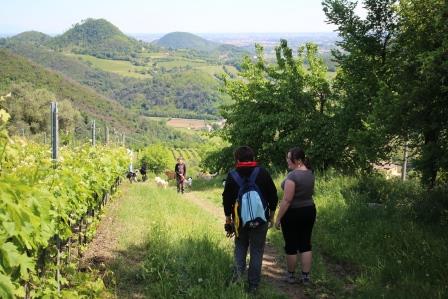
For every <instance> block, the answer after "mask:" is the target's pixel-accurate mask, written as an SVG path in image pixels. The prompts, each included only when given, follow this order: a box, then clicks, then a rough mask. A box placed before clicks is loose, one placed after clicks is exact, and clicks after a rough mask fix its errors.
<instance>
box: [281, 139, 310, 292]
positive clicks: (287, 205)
mask: <svg viewBox="0 0 448 299" xmlns="http://www.w3.org/2000/svg"><path fill="white" fill-rule="evenodd" d="M286 162H287V163H288V168H289V169H290V170H291V172H289V173H288V175H287V176H286V178H285V180H284V181H283V182H282V185H281V186H282V189H283V190H284V195H283V199H282V201H281V203H280V207H279V211H278V214H277V218H276V221H275V227H276V228H277V229H280V227H281V230H282V234H283V239H284V241H285V253H286V264H287V268H288V274H287V276H286V281H287V282H289V283H295V282H301V283H304V284H307V283H309V282H310V270H311V262H312V251H311V233H312V231H313V226H314V222H315V220H316V207H315V205H314V201H313V194H314V174H313V171H312V168H311V164H310V162H309V161H308V159H307V158H306V157H305V152H304V151H303V150H302V149H301V148H299V147H295V148H292V149H290V150H289V151H288V153H287V156H286ZM298 255H300V262H301V266H302V273H301V276H300V279H299V280H296V277H295V271H296V265H297V258H298Z"/></svg>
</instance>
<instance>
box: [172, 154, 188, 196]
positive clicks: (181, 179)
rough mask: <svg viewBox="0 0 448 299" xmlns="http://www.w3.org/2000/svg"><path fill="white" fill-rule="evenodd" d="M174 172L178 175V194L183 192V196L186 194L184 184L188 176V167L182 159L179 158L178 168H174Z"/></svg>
mask: <svg viewBox="0 0 448 299" xmlns="http://www.w3.org/2000/svg"><path fill="white" fill-rule="evenodd" d="M174 172H175V173H176V186H177V193H179V192H182V194H184V183H185V176H186V175H187V166H185V163H184V159H183V158H182V157H179V158H177V163H176V166H174Z"/></svg>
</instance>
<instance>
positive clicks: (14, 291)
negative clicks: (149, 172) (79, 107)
mask: <svg viewBox="0 0 448 299" xmlns="http://www.w3.org/2000/svg"><path fill="white" fill-rule="evenodd" d="M6 137H7V135H6ZM1 141H2V142H1V148H2V149H6V151H4V152H3V153H2V155H1V156H0V220H1V221H0V226H1V229H0V253H1V256H2V259H1V260H0V284H1V286H2V288H1V292H2V297H6V298H7V297H13V296H17V297H25V290H24V289H23V286H24V284H25V283H27V284H28V286H29V288H30V289H29V290H28V291H29V294H30V296H31V297H42V296H44V295H47V296H56V294H57V283H56V281H55V273H56V266H55V262H54V259H53V257H54V256H55V252H54V246H53V245H54V242H55V239H54V237H55V236H57V237H58V238H60V239H61V240H67V238H68V237H69V236H70V235H71V233H72V230H71V225H73V224H75V223H77V222H78V221H79V220H80V218H81V217H83V216H85V215H86V213H87V211H89V210H92V209H95V208H96V207H97V206H98V205H99V200H100V199H101V195H103V194H104V193H105V192H107V191H108V190H110V187H111V186H112V184H113V183H114V182H115V180H116V179H117V178H118V177H120V176H121V175H122V174H123V173H124V171H125V169H126V166H127V165H126V162H127V158H126V153H125V151H124V149H122V148H105V147H104V148H103V147H96V148H92V147H90V146H88V147H86V146H83V147H78V148H75V149H73V150H70V149H68V148H65V147H62V148H61V149H60V160H59V162H57V165H55V164H54V163H52V161H51V159H50V155H49V153H48V149H47V148H46V147H45V146H41V145H37V144H33V143H26V142H25V141H23V140H11V141H9V140H8V139H7V140H3V139H2V140H1ZM95 194H96V195H95ZM44 249H46V250H47V251H48V253H49V254H48V256H47V257H46V258H45V259H46V261H47V265H46V271H45V273H39V271H38V270H39V266H38V264H39V263H41V262H42V261H40V262H39V259H40V258H42V256H41V255H42V251H43V250H44ZM61 284H62V286H63V287H65V286H67V285H70V282H68V281H67V280H66V279H62V280H61ZM72 287H73V285H72ZM64 294H66V295H67V296H69V295H71V296H74V295H75V294H76V292H70V291H64Z"/></svg>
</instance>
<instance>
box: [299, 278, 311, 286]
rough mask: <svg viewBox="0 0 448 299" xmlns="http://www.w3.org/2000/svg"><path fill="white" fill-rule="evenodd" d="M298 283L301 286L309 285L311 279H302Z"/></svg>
mask: <svg viewBox="0 0 448 299" xmlns="http://www.w3.org/2000/svg"><path fill="white" fill-rule="evenodd" d="M299 283H300V284H303V285H310V284H311V279H310V278H309V277H302V278H300V279H299Z"/></svg>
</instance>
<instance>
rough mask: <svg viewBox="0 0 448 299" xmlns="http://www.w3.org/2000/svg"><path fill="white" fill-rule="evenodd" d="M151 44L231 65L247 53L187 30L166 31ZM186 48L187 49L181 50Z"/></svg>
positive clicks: (236, 63) (237, 62) (238, 61)
mask: <svg viewBox="0 0 448 299" xmlns="http://www.w3.org/2000/svg"><path fill="white" fill-rule="evenodd" d="M153 44H156V45H158V46H161V47H164V48H166V49H170V50H178V51H176V52H179V53H184V54H185V55H186V56H187V57H192V58H193V57H197V58H202V59H205V60H207V61H208V62H212V63H216V62H217V61H220V62H222V63H225V64H231V65H239V63H240V61H241V59H242V58H243V56H245V55H248V54H249V53H248V52H247V51H245V50H243V49H241V48H238V47H236V46H233V45H226V44H220V43H216V42H212V41H208V40H206V39H204V38H202V37H199V36H197V35H194V34H191V33H188V32H172V33H168V34H166V35H164V36H163V37H162V38H160V39H159V40H157V41H155V42H153ZM186 49H187V50H188V51H184V52H182V50H186ZM179 50H181V51H179Z"/></svg>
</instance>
